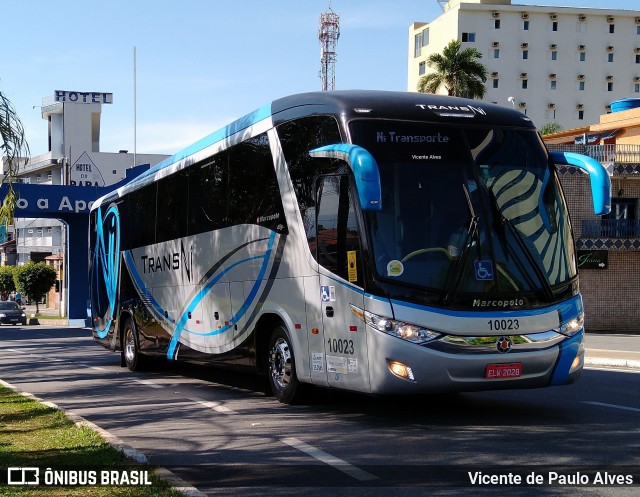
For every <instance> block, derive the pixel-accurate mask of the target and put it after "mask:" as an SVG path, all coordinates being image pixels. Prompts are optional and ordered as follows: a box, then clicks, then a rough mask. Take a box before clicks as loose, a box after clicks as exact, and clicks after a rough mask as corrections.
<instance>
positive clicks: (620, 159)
mask: <svg viewBox="0 0 640 497" xmlns="http://www.w3.org/2000/svg"><path fill="white" fill-rule="evenodd" d="M547 148H548V149H549V150H550V151H552V152H576V153H578V154H584V155H588V156H589V157H593V158H594V159H595V160H597V161H598V162H617V163H631V164H638V163H640V145H626V144H625V145H565V144H548V145H547Z"/></svg>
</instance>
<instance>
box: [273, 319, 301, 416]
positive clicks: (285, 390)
mask: <svg viewBox="0 0 640 497" xmlns="http://www.w3.org/2000/svg"><path fill="white" fill-rule="evenodd" d="M267 377H268V381H269V386H270V387H271V391H272V392H273V395H274V396H275V398H276V399H278V401H279V402H282V403H283V404H295V403H296V401H298V400H300V396H301V391H302V385H301V383H300V382H299V381H298V376H297V375H296V363H295V357H294V356H293V347H291V342H290V340H289V335H288V334H287V330H286V328H285V327H284V326H283V325H278V326H277V327H276V328H275V329H274V330H273V331H272V332H271V336H270V337H269V347H268V371H267Z"/></svg>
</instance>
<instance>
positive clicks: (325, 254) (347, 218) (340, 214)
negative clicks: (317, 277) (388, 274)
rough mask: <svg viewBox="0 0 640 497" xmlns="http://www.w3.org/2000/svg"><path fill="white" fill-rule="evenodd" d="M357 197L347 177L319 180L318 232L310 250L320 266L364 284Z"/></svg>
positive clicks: (338, 176)
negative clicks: (355, 200)
mask: <svg viewBox="0 0 640 497" xmlns="http://www.w3.org/2000/svg"><path fill="white" fill-rule="evenodd" d="M353 195H354V190H353V188H352V184H351V182H350V181H349V176H348V175H346V174H341V175H336V176H322V177H320V178H318V182H317V199H318V205H317V216H316V219H317V223H316V226H317V229H316V232H315V233H314V234H313V235H315V236H313V237H312V238H310V239H309V247H310V248H311V251H312V253H314V255H315V257H316V260H317V261H318V263H319V264H320V265H322V266H324V267H325V268H327V269H328V270H330V271H331V272H333V273H335V274H337V275H338V276H341V277H342V278H344V279H345V280H348V281H350V282H351V283H357V284H359V285H362V284H363V276H362V256H361V254H362V251H361V250H360V232H359V230H358V223H357V219H356V213H355V209H354V207H353V205H354V204H353ZM314 249H315V250H314Z"/></svg>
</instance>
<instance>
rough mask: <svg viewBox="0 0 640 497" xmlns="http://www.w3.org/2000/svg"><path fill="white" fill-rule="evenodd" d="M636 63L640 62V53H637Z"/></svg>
mask: <svg viewBox="0 0 640 497" xmlns="http://www.w3.org/2000/svg"><path fill="white" fill-rule="evenodd" d="M636 64H640V55H636Z"/></svg>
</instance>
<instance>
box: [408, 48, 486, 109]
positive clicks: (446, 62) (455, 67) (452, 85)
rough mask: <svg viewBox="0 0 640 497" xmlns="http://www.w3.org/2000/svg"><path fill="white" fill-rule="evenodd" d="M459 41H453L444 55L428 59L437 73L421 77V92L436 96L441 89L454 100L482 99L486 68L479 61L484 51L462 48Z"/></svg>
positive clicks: (432, 56) (437, 54)
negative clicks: (456, 98) (460, 98)
mask: <svg viewBox="0 0 640 497" xmlns="http://www.w3.org/2000/svg"><path fill="white" fill-rule="evenodd" d="M461 47H462V43H461V42H460V40H451V41H450V42H449V44H448V45H447V46H446V47H444V50H443V51H442V53H441V54H439V53H434V54H431V55H430V56H429V57H428V58H427V65H428V66H429V67H432V68H434V69H435V72H432V73H429V74H426V75H425V76H422V77H421V78H420V80H419V81H418V91H419V92H421V93H437V91H438V89H439V88H440V87H441V86H444V87H445V88H446V90H447V94H448V95H450V96H455V97H468V98H482V97H484V94H485V93H486V88H485V87H484V82H485V81H486V80H487V68H486V67H485V66H484V64H482V63H481V62H479V61H478V59H481V58H482V52H480V50H478V49H477V48H475V47H468V48H465V49H464V50H462V49H461Z"/></svg>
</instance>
